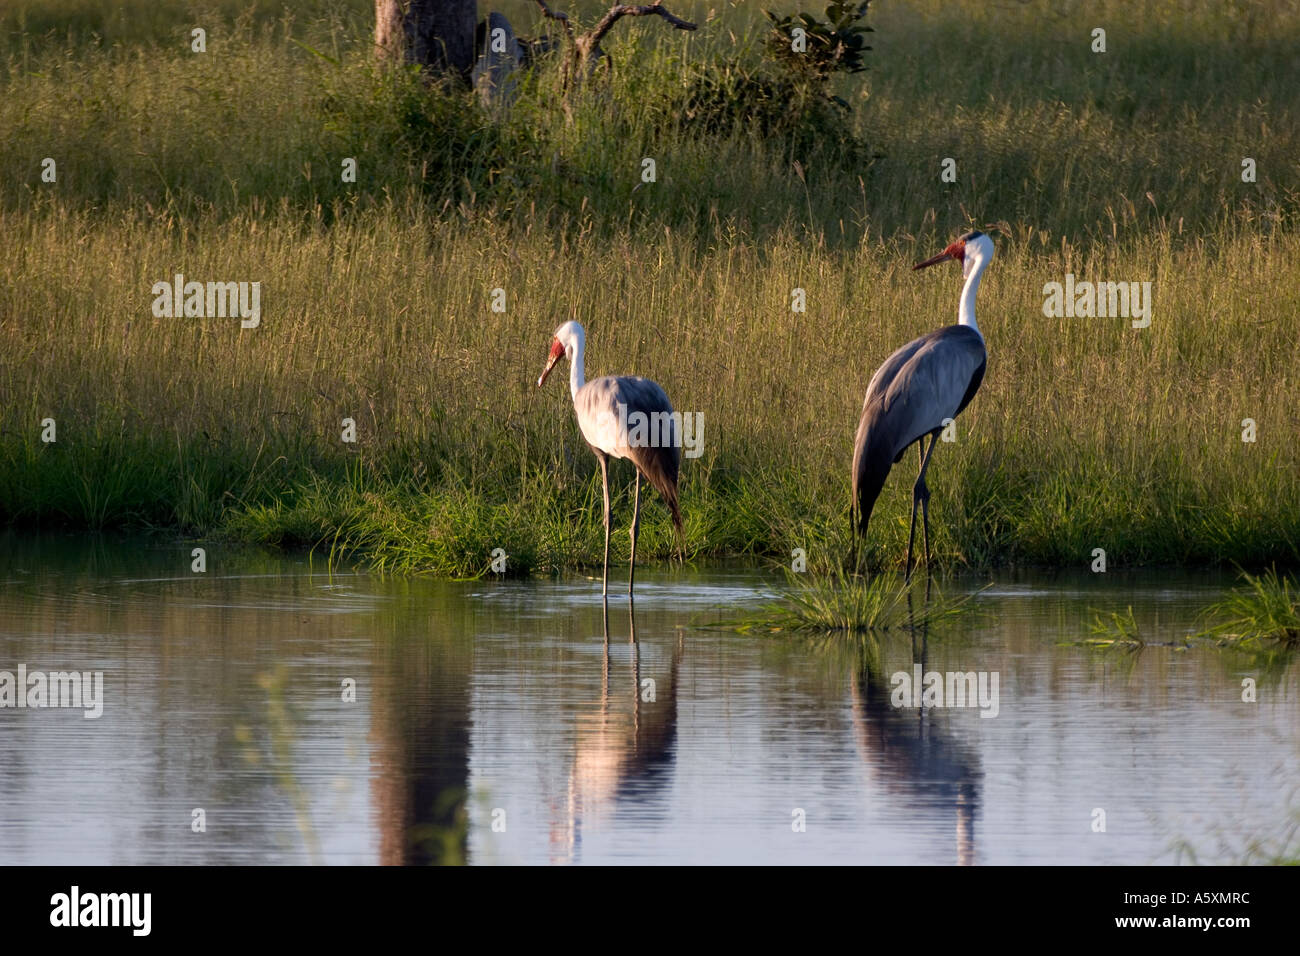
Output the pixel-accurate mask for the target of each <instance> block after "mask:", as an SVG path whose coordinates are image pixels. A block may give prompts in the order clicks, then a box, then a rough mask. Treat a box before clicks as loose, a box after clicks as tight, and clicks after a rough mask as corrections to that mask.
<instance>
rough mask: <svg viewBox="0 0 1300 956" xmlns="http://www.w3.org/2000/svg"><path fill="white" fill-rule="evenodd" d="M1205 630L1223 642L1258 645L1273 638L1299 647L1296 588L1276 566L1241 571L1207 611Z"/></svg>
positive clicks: (1299, 614) (1298, 593)
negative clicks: (1254, 571)
mask: <svg viewBox="0 0 1300 956" xmlns="http://www.w3.org/2000/svg"><path fill="white" fill-rule="evenodd" d="M1207 614H1208V616H1209V617H1210V619H1211V623H1210V626H1209V628H1208V629H1207V631H1206V633H1207V634H1208V635H1209V636H1211V637H1215V638H1217V639H1219V640H1220V641H1224V642H1227V643H1231V644H1235V645H1242V646H1246V647H1252V646H1254V647H1259V646H1262V645H1265V644H1267V643H1270V642H1276V643H1277V644H1280V645H1282V646H1284V647H1286V648H1288V649H1292V650H1294V649H1296V648H1300V589H1297V588H1296V587H1295V585H1294V584H1293V582H1292V581H1291V580H1290V579H1289V578H1287V577H1286V576H1284V575H1279V574H1278V572H1277V569H1276V568H1269V569H1268V570H1267V571H1264V572H1263V573H1262V574H1251V573H1250V572H1248V571H1244V572H1242V574H1241V580H1240V583H1239V584H1238V585H1237V587H1235V588H1233V589H1232V590H1231V591H1229V592H1228V594H1227V595H1225V596H1224V598H1223V599H1222V600H1220V601H1218V602H1217V603H1215V604H1214V605H1212V606H1211V607H1210V608H1209V610H1208V612H1207Z"/></svg>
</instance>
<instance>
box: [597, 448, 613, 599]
mask: <svg viewBox="0 0 1300 956" xmlns="http://www.w3.org/2000/svg"><path fill="white" fill-rule="evenodd" d="M599 457H600V483H601V486H602V487H603V488H604V489H605V570H604V572H603V573H602V574H601V576H600V596H601V597H602V598H604V597H605V596H606V595H608V594H609V526H610V522H611V521H612V520H613V515H612V514H611V513H610V510H609V458H608V457H607V456H605V455H600V456H599Z"/></svg>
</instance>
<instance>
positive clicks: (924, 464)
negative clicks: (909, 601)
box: [905, 432, 939, 579]
mask: <svg viewBox="0 0 1300 956" xmlns="http://www.w3.org/2000/svg"><path fill="white" fill-rule="evenodd" d="M938 440H939V433H938V432H935V433H934V434H932V435H931V436H930V447H929V448H928V449H926V452H925V455H924V456H923V457H922V458H921V470H920V473H919V474H918V475H917V476H916V484H915V485H913V486H912V530H911V531H909V532H908V535H907V565H906V567H907V572H906V575H905V576H906V578H908V579H910V578H911V577H912V544H913V542H914V541H915V539H916V504H917V502H918V501H919V502H920V503H921V522H922V524H923V525H924V533H925V539H926V545H925V555H926V557H925V561H926V567H927V568H928V567H929V566H930V489H929V488H928V487H926V484H925V471H926V469H927V468H928V467H929V466H930V456H931V455H932V454H934V443H935V442H936V441H938ZM920 441H921V442H924V441H925V438H924V437H922V438H921V439H920ZM918 450H919V448H918Z"/></svg>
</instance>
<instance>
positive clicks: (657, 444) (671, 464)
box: [537, 322, 682, 597]
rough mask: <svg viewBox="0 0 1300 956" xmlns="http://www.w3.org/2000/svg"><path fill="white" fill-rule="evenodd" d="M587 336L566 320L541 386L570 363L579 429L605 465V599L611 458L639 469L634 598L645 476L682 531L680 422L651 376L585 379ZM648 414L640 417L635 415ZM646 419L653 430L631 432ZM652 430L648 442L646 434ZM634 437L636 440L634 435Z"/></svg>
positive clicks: (634, 522) (602, 582) (629, 577)
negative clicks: (558, 367) (557, 367)
mask: <svg viewBox="0 0 1300 956" xmlns="http://www.w3.org/2000/svg"><path fill="white" fill-rule="evenodd" d="M586 342H587V336H586V333H585V332H583V330H582V326H581V325H579V324H578V323H577V322H565V323H564V324H563V325H561V326H560V327H559V328H558V329H556V330H555V336H554V338H553V340H552V342H551V354H550V356H549V357H548V358H547V361H546V368H544V369H543V370H542V374H541V377H539V378H538V379H537V386H538V387H539V388H540V387H541V386H542V385H544V384H545V383H546V377H547V376H548V375H550V374H551V369H553V368H555V363H556V362H558V361H559V360H560V359H561V358H568V360H569V392H570V393H571V394H572V395H573V410H574V412H575V413H576V414H577V417H578V429H579V430H580V431H581V432H582V437H583V438H585V439H586V440H587V444H588V445H590V446H591V450H592V451H593V452H595V454H596V458H597V460H599V461H600V480H601V483H602V484H603V486H604V490H605V570H604V572H603V574H602V576H601V580H600V593H601V596H602V597H604V596H606V595H607V594H608V593H609V591H608V589H609V531H610V523H611V520H612V518H613V514H612V512H611V510H610V506H609V459H610V458H611V457H614V458H627V459H629V460H630V461H631V462H632V464H633V465H634V466H635V467H636V494H635V497H634V501H633V505H632V526H631V528H630V529H629V536H630V537H631V540H632V560H631V567H630V569H629V571H628V575H627V593H628V596H629V597H630V596H631V594H632V580H633V578H634V577H635V575H636V536H637V531H638V530H639V529H640V526H641V478H642V477H643V476H644V477H645V480H646V481H648V482H650V484H651V485H653V486H654V487H655V488H657V489H658V490H659V493H660V494H661V495H663V498H664V502H665V503H666V504H667V505H668V510H669V511H670V512H672V516H673V525H674V526H675V527H676V528H677V532H678V534H681V532H682V513H681V509H680V508H678V505H677V472H678V469H679V467H680V466H681V435H680V434H679V429H680V427H681V426H680V423H679V420H678V419H677V417H676V415H674V414H673V406H672V403H671V402H669V401H668V396H667V395H666V394H665V393H664V390H663V389H662V388H660V387H659V385H657V384H656V383H655V382H652V381H650V379H648V378H640V377H638V376H636V375H603V376H601V377H600V378H594V379H592V380H591V381H590V382H588V381H586V376H585V374H584V372H583V352H584V350H585V348H586ZM638 414H639V415H641V416H644V417H642V418H639V419H638V418H637V417H636V416H638ZM630 421H632V422H636V421H642V422H647V423H649V424H650V425H651V427H650V428H649V429H637V428H635V427H633V428H632V429H631V430H630V431H629V428H628V423H629V422H630ZM647 431H648V439H646V440H642V438H641V436H642V435H643V434H645V433H646V432H647ZM633 433H635V436H634V437H633V438H629V435H631V434H633Z"/></svg>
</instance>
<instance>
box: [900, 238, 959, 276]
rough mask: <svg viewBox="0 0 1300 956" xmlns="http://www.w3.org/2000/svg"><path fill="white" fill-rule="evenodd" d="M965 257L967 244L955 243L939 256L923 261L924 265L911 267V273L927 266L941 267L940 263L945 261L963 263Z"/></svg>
mask: <svg viewBox="0 0 1300 956" xmlns="http://www.w3.org/2000/svg"><path fill="white" fill-rule="evenodd" d="M965 255H966V243H965V242H954V243H953V245H952V246H949V247H948V248H945V250H944V251H943V252H940V254H939V255H937V256H931V258H930V259H927V260H926V261H923V263H917V264H915V265H913V267H911V271H913V272H915V271H917V269H924V268H926V267H927V265H939V263H941V261H944V260H945V259H956V260H957V261H962V259H963V258H965Z"/></svg>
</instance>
